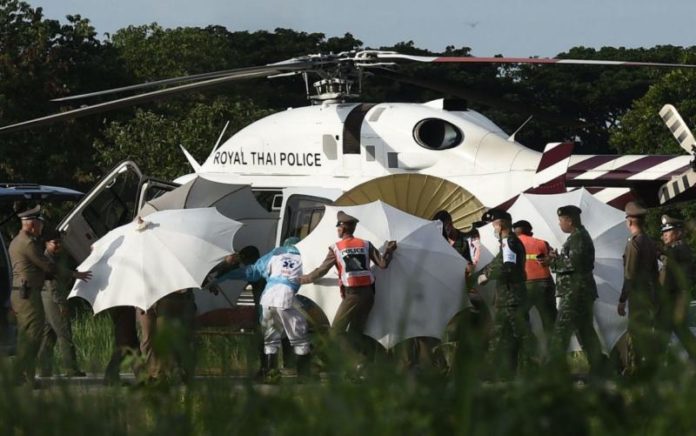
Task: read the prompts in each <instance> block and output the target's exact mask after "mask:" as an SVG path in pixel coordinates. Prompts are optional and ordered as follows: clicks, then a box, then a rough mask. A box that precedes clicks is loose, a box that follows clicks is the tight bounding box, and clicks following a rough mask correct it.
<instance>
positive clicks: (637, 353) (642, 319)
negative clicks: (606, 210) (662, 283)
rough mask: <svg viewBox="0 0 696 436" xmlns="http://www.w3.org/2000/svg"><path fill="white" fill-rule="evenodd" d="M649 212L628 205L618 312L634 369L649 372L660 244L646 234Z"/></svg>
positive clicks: (655, 345) (652, 358) (652, 357)
mask: <svg viewBox="0 0 696 436" xmlns="http://www.w3.org/2000/svg"><path fill="white" fill-rule="evenodd" d="M647 213H648V211H647V210H646V209H645V208H643V207H641V206H640V205H638V204H637V203H635V202H629V203H628V204H627V205H626V225H627V227H628V230H629V231H630V232H631V237H630V238H629V239H628V242H627V243H626V249H625V251H624V283H623V287H622V289H621V297H620V298H619V305H618V307H617V311H618V313H619V315H620V316H626V303H628V309H629V312H628V336H629V339H630V344H631V348H630V349H631V354H632V359H631V360H632V361H633V362H632V363H633V366H634V368H633V369H634V370H641V371H643V370H645V371H647V372H650V371H651V370H652V369H654V367H655V365H656V363H657V362H656V361H655V357H656V352H657V351H658V348H659V341H658V340H657V338H656V337H655V332H654V328H655V316H656V314H657V287H658V284H657V280H658V277H657V276H658V273H657V245H655V243H654V242H653V241H652V240H651V239H650V238H649V237H648V235H646V234H645V232H644V231H643V226H644V225H645V215H646V214H647Z"/></svg>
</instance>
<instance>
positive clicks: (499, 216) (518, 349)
mask: <svg viewBox="0 0 696 436" xmlns="http://www.w3.org/2000/svg"><path fill="white" fill-rule="evenodd" d="M482 220H483V221H487V222H492V224H493V231H494V232H495V236H496V238H497V239H498V240H499V241H500V251H499V252H498V254H497V255H496V257H495V259H493V261H492V262H491V263H490V264H489V265H488V266H487V267H486V268H485V269H484V272H483V274H482V275H480V276H479V278H478V283H479V284H483V283H485V282H486V281H488V280H489V279H493V280H496V286H495V307H496V312H495V317H494V326H493V333H492V339H491V343H490V346H489V353H490V356H491V357H493V358H494V359H495V361H496V362H501V363H502V372H501V375H503V376H509V375H512V374H514V373H515V372H516V371H517V370H518V366H520V364H525V363H526V361H527V359H528V358H529V357H531V356H529V355H528V350H529V340H530V337H531V331H530V329H529V316H528V313H527V310H526V308H527V289H526V287H525V284H524V282H525V272H524V263H525V251H524V246H523V245H522V242H520V240H519V238H518V237H517V236H516V235H515V233H514V232H513V231H512V217H511V216H510V214H509V213H507V212H505V211H504V210H500V209H490V210H489V211H488V212H486V213H485V214H484V216H483V218H482Z"/></svg>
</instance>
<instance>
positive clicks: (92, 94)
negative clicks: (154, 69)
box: [51, 66, 274, 102]
mask: <svg viewBox="0 0 696 436" xmlns="http://www.w3.org/2000/svg"><path fill="white" fill-rule="evenodd" d="M265 69H268V67H267V66H264V67H249V68H237V69H233V70H222V71H213V72H210V73H201V74H191V75H189V76H181V77H172V78H169V79H162V80H154V81H152V82H145V83H139V84H137V85H129V86H122V87H120V88H112V89H105V90H102V91H95V92H88V93H85V94H78V95H69V96H67V97H60V98H54V99H52V100H51V101H55V102H64V101H72V100H81V99H86V98H92V97H99V96H102V95H109V94H117V93H121V92H129V91H138V90H141V89H149V88H156V87H158V86H167V85H173V84H178V83H186V82H196V81H199V80H200V81H202V80H207V79H214V78H217V77H223V76H227V75H233V74H238V73H244V72H247V73H252V72H257V71H264V70H265ZM273 71H274V70H273Z"/></svg>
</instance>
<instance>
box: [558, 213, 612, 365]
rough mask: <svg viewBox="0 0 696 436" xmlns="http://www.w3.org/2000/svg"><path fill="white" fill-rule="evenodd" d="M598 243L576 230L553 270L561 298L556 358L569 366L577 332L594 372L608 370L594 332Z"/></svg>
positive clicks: (569, 236)
mask: <svg viewBox="0 0 696 436" xmlns="http://www.w3.org/2000/svg"><path fill="white" fill-rule="evenodd" d="M594 262H595V250H594V243H593V242H592V238H591V237H590V235H589V233H587V230H586V229H585V227H583V226H579V227H578V228H576V229H575V230H574V231H573V232H572V233H571V234H570V235H568V239H566V241H565V243H564V244H563V248H562V249H561V252H560V254H559V256H558V257H557V258H556V259H554V261H553V262H552V264H551V269H552V271H554V272H555V273H556V292H557V295H558V296H559V297H560V303H559V307H558V316H557V318H556V324H555V326H554V331H553V337H552V339H551V351H552V358H553V359H556V360H557V361H558V362H559V363H561V364H562V365H563V366H565V357H566V351H567V349H568V342H569V341H570V337H571V335H572V334H573V333H574V332H575V333H576V335H577V338H578V341H579V342H580V345H581V346H582V349H583V351H585V353H586V354H587V360H588V361H589V362H590V366H591V370H592V371H593V372H601V371H604V370H605V369H606V368H604V360H605V359H604V357H603V356H602V346H601V343H600V341H599V336H598V335H597V332H596V331H595V329H594V324H593V319H594V313H593V307H594V301H595V300H596V299H597V296H598V294H597V284H596V283H595V280H594V275H593V272H592V271H593V270H594Z"/></svg>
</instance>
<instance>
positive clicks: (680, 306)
mask: <svg viewBox="0 0 696 436" xmlns="http://www.w3.org/2000/svg"><path fill="white" fill-rule="evenodd" d="M660 260H661V261H662V268H661V269H660V272H659V283H660V292H659V293H658V299H657V302H658V315H657V326H658V329H659V332H658V333H659V335H660V336H661V337H660V340H661V342H662V343H661V346H662V347H666V346H667V344H668V343H669V339H670V336H671V334H672V332H674V333H675V334H676V335H677V338H679V341H680V342H681V343H682V345H683V346H684V348H685V349H686V351H687V353H689V356H690V357H691V359H696V338H695V337H694V335H693V333H691V330H689V326H688V323H687V315H688V310H689V300H690V293H689V288H690V287H691V284H692V283H693V278H694V270H693V269H694V256H693V253H692V252H691V249H690V248H689V246H688V245H686V244H685V243H684V242H683V241H677V242H675V243H674V244H672V245H670V246H667V247H665V249H664V250H663V254H662V256H660Z"/></svg>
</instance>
